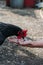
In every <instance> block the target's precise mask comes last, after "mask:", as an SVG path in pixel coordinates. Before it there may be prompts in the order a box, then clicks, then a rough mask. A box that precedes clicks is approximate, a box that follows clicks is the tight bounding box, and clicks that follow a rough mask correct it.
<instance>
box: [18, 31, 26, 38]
mask: <svg viewBox="0 0 43 65" xmlns="http://www.w3.org/2000/svg"><path fill="white" fill-rule="evenodd" d="M26 35H27V30H22V31H19V32H18V36H17V38H18V39H21V38H22V37H26Z"/></svg>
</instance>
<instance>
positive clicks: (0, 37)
mask: <svg viewBox="0 0 43 65" xmlns="http://www.w3.org/2000/svg"><path fill="white" fill-rule="evenodd" d="M19 31H20V32H22V29H21V28H20V27H18V26H15V25H12V24H6V23H0V45H2V44H3V42H4V41H5V39H6V38H7V37H9V36H12V35H15V36H18V32H19Z"/></svg>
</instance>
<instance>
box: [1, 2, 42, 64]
mask: <svg viewBox="0 0 43 65" xmlns="http://www.w3.org/2000/svg"><path fill="white" fill-rule="evenodd" d="M0 22H5V23H10V24H14V25H18V26H20V27H21V28H23V29H27V30H28V35H27V36H29V37H31V38H33V39H42V38H43V18H42V17H41V16H40V10H38V9H32V8H29V9H12V8H10V7H6V6H5V2H3V1H0ZM0 65H43V49H41V48H40V49H39V48H29V47H22V46H17V45H16V44H14V43H10V42H9V41H8V40H7V39H6V40H5V42H4V44H3V45H2V46H0Z"/></svg>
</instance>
